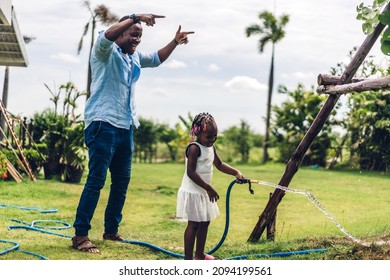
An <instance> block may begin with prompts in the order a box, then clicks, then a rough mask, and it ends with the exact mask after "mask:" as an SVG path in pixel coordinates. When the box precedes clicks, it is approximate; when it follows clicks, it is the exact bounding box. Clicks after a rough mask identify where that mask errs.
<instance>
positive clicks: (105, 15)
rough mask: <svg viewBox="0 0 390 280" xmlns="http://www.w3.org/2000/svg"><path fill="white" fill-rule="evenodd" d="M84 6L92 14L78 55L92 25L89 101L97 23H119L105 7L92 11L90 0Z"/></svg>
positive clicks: (78, 49) (88, 85) (88, 82)
mask: <svg viewBox="0 0 390 280" xmlns="http://www.w3.org/2000/svg"><path fill="white" fill-rule="evenodd" d="M83 4H84V6H86V7H87V9H88V10H89V12H90V13H91V17H90V18H89V20H88V22H87V23H86V24H85V26H84V32H83V35H82V36H81V39H80V42H79V46H78V48H77V54H80V51H81V49H82V48H83V39H84V37H85V36H86V35H87V33H88V31H89V26H90V25H91V24H92V29H91V46H90V48H89V58H88V77H87V94H86V95H87V99H88V98H89V96H90V94H91V92H90V89H91V65H90V64H89V61H90V59H91V52H92V47H93V44H94V42H95V28H96V22H97V21H100V22H101V23H102V24H103V25H109V24H112V23H114V22H116V21H118V16H116V15H115V14H113V13H111V12H110V10H109V9H108V8H107V7H106V6H105V5H98V6H96V8H95V9H93V10H92V9H91V3H90V1H89V0H86V1H84V2H83Z"/></svg>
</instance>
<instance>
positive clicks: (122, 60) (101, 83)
mask: <svg viewBox="0 0 390 280" xmlns="http://www.w3.org/2000/svg"><path fill="white" fill-rule="evenodd" d="M90 63H91V69H92V83H91V95H90V97H89V98H88V100H87V103H86V104H85V111H84V121H85V127H87V126H88V125H89V124H90V123H91V122H93V121H105V122H108V123H110V124H112V125H113V126H115V127H118V128H124V129H130V126H131V125H134V126H135V127H138V126H139V120H138V118H137V111H136V105H135V95H134V93H135V84H136V82H137V80H138V79H139V76H140V74H141V68H143V67H157V66H159V65H160V64H161V61H160V58H159V57H158V54H157V52H154V53H148V54H146V53H141V52H139V51H135V52H134V54H132V55H126V54H123V53H122V50H121V49H120V47H119V46H118V45H117V44H116V43H115V42H112V41H110V40H108V39H107V38H106V37H105V36H104V31H101V32H100V33H99V36H98V39H97V40H96V43H95V45H94V47H93V50H92V53H91V61H90Z"/></svg>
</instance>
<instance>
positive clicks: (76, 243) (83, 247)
mask: <svg viewBox="0 0 390 280" xmlns="http://www.w3.org/2000/svg"><path fill="white" fill-rule="evenodd" d="M72 247H73V248H74V249H76V250H79V251H80V252H87V253H92V254H97V253H100V251H99V249H98V248H97V247H96V246H95V245H93V244H92V242H91V241H90V240H89V238H88V236H74V237H73V238H72Z"/></svg>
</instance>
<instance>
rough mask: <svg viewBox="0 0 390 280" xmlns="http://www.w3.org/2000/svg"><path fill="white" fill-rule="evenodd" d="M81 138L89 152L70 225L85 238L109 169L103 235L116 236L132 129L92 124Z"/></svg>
mask: <svg viewBox="0 0 390 280" xmlns="http://www.w3.org/2000/svg"><path fill="white" fill-rule="evenodd" d="M84 135H85V143H86V145H87V147H88V153H89V163H88V168H89V173H88V177H87V181H86V183H85V186H84V189H83V192H82V194H81V197H80V202H79V205H78V207H77V213H76V220H75V222H74V224H73V226H74V227H75V234H76V236H86V235H88V231H89V230H90V229H91V220H92V217H93V214H94V212H95V209H96V205H97V203H98V200H99V196H100V190H101V189H102V188H103V187H104V184H105V181H106V175H107V170H108V169H109V170H110V172H111V187H110V195H109V198H108V203H107V207H106V211H105V217H104V232H105V233H110V234H113V233H117V232H118V227H119V223H120V222H121V220H122V209H123V205H124V203H125V200H126V193H127V188H128V185H129V182H130V175H131V163H132V155H133V150H134V144H133V129H132V127H130V130H126V129H121V128H116V127H114V126H112V125H111V124H109V123H107V122H102V121H94V122H92V123H91V124H90V125H89V126H88V127H87V128H86V129H85V134H84Z"/></svg>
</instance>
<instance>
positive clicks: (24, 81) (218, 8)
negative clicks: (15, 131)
mask: <svg viewBox="0 0 390 280" xmlns="http://www.w3.org/2000/svg"><path fill="white" fill-rule="evenodd" d="M82 2H83V1H81V0H52V1H47V0H34V1H28V0H12V4H13V6H14V9H15V12H16V16H17V19H18V23H19V28H20V31H21V33H22V34H23V35H26V36H33V37H35V38H36V39H35V40H34V41H32V42H31V43H30V44H28V45H27V46H26V50H27V55H28V60H29V65H28V67H11V69H10V83H9V97H8V109H9V110H10V111H11V112H12V113H14V114H19V115H22V116H27V117H31V116H32V115H33V114H34V113H35V112H41V111H42V110H43V109H45V108H48V107H51V108H53V106H52V103H51V102H50V92H49V91H48V89H47V88H46V87H45V85H44V84H47V85H48V86H49V87H50V88H52V89H54V88H56V89H58V87H59V86H60V85H61V84H65V83H67V82H68V81H72V82H73V83H74V84H75V85H76V86H77V87H78V88H79V90H85V89H86V83H87V65H88V64H87V63H88V54H89V48H88V47H89V44H90V36H91V35H90V33H89V34H88V36H87V37H86V38H85V40H84V48H83V49H82V51H81V53H80V54H79V55H78V54H77V46H78V43H79V40H80V38H81V36H82V33H83V29H84V26H85V24H86V23H87V22H88V20H89V19H90V13H89V11H88V10H87V9H86V7H85V6H83V5H82ZM361 2H362V0H343V1H340V0H328V1H326V2H324V1H322V0H321V1H320V0H310V1H309V0H295V1H291V0H268V1H266V0H223V1H222V0H213V1H209V0H191V1H189V0H187V1H183V0H165V1H161V0H150V1H143V0H133V1H121V0H110V1H108V0H99V1H98V0H91V6H92V7H93V8H94V7H96V6H97V5H99V4H104V5H106V6H107V7H108V8H109V9H110V10H111V11H112V12H113V13H115V14H117V15H118V16H119V17H121V16H123V15H127V14H132V13H153V14H158V15H164V16H165V18H164V19H157V23H156V25H154V26H153V27H148V26H144V32H143V37H142V42H141V44H140V45H139V46H138V49H139V50H141V51H146V52H149V51H155V50H158V49H160V48H162V47H163V46H165V45H166V44H167V43H168V42H169V41H171V40H172V39H173V38H174V34H175V32H176V30H177V29H178V27H179V25H181V26H182V31H194V32H195V33H194V34H192V35H189V43H188V44H187V45H180V46H178V47H177V48H176V50H175V51H174V52H173V54H172V55H171V56H170V58H169V59H168V60H167V61H165V62H164V63H163V64H162V65H161V66H160V67H158V68H147V69H143V70H142V74H141V78H140V80H139V82H138V84H137V87H136V101H137V108H138V112H139V115H140V116H141V117H144V118H148V119H152V120H154V121H156V122H158V123H165V124H169V125H171V126H173V125H174V124H176V123H178V122H179V116H184V117H187V116H188V114H191V115H192V116H194V115H196V114H197V113H199V112H209V113H211V114H212V115H213V116H214V118H215V120H216V122H217V124H218V126H219V129H220V130H221V131H223V130H224V129H226V128H229V127H231V126H234V125H239V124H240V121H241V120H244V121H246V122H247V123H248V124H249V125H250V128H251V129H252V130H253V131H254V132H256V133H264V130H265V121H264V117H265V115H266V104H267V83H268V76H269V68H270V60H271V45H268V46H266V48H265V50H264V52H263V53H259V51H258V40H259V37H249V38H248V37H246V35H245V28H246V27H248V26H249V25H251V24H253V23H260V20H259V19H258V14H259V13H260V12H261V11H264V10H268V11H270V12H273V13H274V14H276V16H277V17H279V16H280V15H282V14H287V15H289V17H290V21H289V23H288V24H287V26H286V29H285V30H286V36H285V38H284V39H283V40H282V41H280V42H279V43H278V44H277V45H276V50H275V55H276V56H275V88H274V96H273V100H272V104H273V105H277V104H281V103H282V102H283V101H284V100H285V98H286V97H285V96H284V95H282V94H279V93H278V92H277V86H278V85H285V86H287V87H288V89H290V90H294V89H295V88H296V86H297V85H298V84H299V83H301V84H303V85H305V86H306V87H307V88H310V87H311V86H316V81H317V75H318V74H321V73H329V70H330V69H331V67H333V66H336V64H337V63H338V62H341V61H345V62H348V61H349V58H348V53H349V51H350V50H352V48H353V47H355V46H357V47H358V46H360V45H361V44H362V42H363V41H364V39H365V38H366V35H364V34H363V32H362V29H361V24H362V22H361V21H358V20H356V6H357V5H358V4H360V3H361ZM371 2H372V1H371ZM369 3H370V2H369ZM103 29H107V27H106V26H102V25H98V26H97V28H96V32H97V31H99V30H103ZM372 54H377V55H378V56H380V51H379V44H378V43H377V44H376V45H375V46H374V48H373V50H372ZM1 68H3V69H1ZM1 68H0V81H1V86H2V84H3V82H2V81H3V80H4V69H5V67H4V66H2V67H1ZM79 101H80V102H79V103H78V111H79V112H81V113H82V112H83V110H84V106H85V99H84V98H83V99H82V100H79ZM342 101H343V100H341V102H342Z"/></svg>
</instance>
